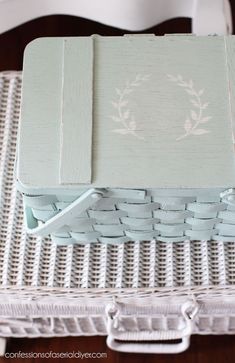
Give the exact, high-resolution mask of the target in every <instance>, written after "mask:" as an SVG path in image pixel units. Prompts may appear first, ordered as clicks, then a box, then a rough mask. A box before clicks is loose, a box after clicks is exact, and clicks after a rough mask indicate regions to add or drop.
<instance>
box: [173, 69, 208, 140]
mask: <svg viewBox="0 0 235 363" xmlns="http://www.w3.org/2000/svg"><path fill="white" fill-rule="evenodd" d="M167 77H168V79H169V81H172V82H176V84H177V85H178V86H180V87H183V88H184V90H185V91H186V92H187V93H188V94H189V95H190V96H192V98H191V99H190V102H191V103H192V105H193V106H194V108H195V109H194V110H191V111H190V116H188V117H187V119H186V120H185V122H184V131H185V132H184V134H182V135H181V136H179V137H178V138H177V139H176V140H182V139H184V138H186V137H188V136H190V135H195V136H198V135H203V134H208V133H209V132H210V131H209V130H206V129H204V128H202V127H201V125H204V124H205V123H207V122H208V121H209V120H210V119H211V118H212V117H211V116H204V111H205V110H206V109H207V107H208V106H209V103H208V102H205V103H204V102H202V99H201V97H202V95H203V94H204V89H201V90H199V91H196V89H195V88H194V84H193V81H192V80H190V81H188V82H186V81H184V80H183V77H182V76H181V75H180V74H179V75H177V76H176V77H175V76H172V75H171V74H167Z"/></svg>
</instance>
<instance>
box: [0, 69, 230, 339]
mask: <svg viewBox="0 0 235 363" xmlns="http://www.w3.org/2000/svg"><path fill="white" fill-rule="evenodd" d="M20 92H21V74H20V73H16V72H9V73H2V74H0V110H1V112H0V155H1V161H0V175H1V188H0V201H1V208H0V296H1V299H0V301H1V302H0V335H1V336H6V337H7V336H14V337H23V336H25V337H37V336H66V335H106V334H107V333H108V328H107V315H106V314H105V308H106V306H107V305H108V304H110V303H111V304H113V303H115V304H116V303H117V305H118V306H119V307H120V311H121V314H120V315H121V316H123V319H122V321H121V322H120V324H121V325H122V330H123V331H124V332H128V331H132V332H133V331H134V332H135V334H136V335H135V336H136V339H137V340H138V339H140V336H139V335H138V334H139V332H140V331H146V332H155V333H157V332H158V331H159V330H161V332H166V333H167V332H169V331H170V330H172V329H174V330H179V331H180V330H181V329H182V326H183V323H184V320H183V317H182V315H181V309H180V306H181V305H182V304H183V303H184V302H185V301H187V300H194V301H196V302H197V304H199V310H198V314H197V315H196V317H195V319H194V324H193V331H192V333H200V334H210V333H213V334H221V333H228V334H234V333H235V305H234V298H235V242H224V241H223V240H222V239H221V240H218V241H215V240H214V241H194V242H190V241H189V240H186V241H184V242H176V243H165V242H160V241H155V240H152V241H147V242H126V243H122V244H118V245H106V244H100V243H94V244H85V245H81V244H76V245H69V246H57V245H56V244H55V243H51V241H50V240H49V239H45V238H41V237H32V236H29V235H27V234H26V233H25V229H24V227H23V208H22V200H21V195H20V194H19V193H18V192H17V191H16V188H15V185H14V182H13V180H14V178H13V170H14V160H15V150H16V139H17V128H18V118H19V106H20ZM190 203H191V202H190ZM192 203H193V202H192ZM219 213H222V212H219ZM114 297H115V298H114ZM120 303H121V305H120ZM143 305H144V306H147V310H144V309H143V308H138V306H143ZM125 306H127V307H129V308H126V307H125ZM163 306H164V308H163ZM130 310H131V311H132V313H131V315H130Z"/></svg>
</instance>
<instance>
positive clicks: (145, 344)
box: [106, 300, 198, 353]
mask: <svg viewBox="0 0 235 363" xmlns="http://www.w3.org/2000/svg"><path fill="white" fill-rule="evenodd" d="M181 312H182V315H183V317H184V320H185V327H184V329H182V330H166V331H164V330H158V331H123V330H121V329H118V328H119V319H120V318H119V316H120V311H119V310H118V307H117V304H111V305H109V306H108V307H107V309H106V313H107V316H108V323H107V330H108V337H107V345H108V347H109V348H110V349H113V350H117V351H120V352H126V353H127V352H130V353H134V352H136V353H180V352H183V351H184V350H186V349H187V348H188V347H189V344H190V336H191V334H192V331H193V319H194V318H195V316H196V314H197V312H198V305H197V303H196V302H195V301H192V300H188V301H186V302H185V303H184V304H183V305H182V308H181ZM178 339H180V340H181V341H180V342H179V343H173V342H170V341H173V340H178ZM156 340H160V341H166V342H167V343H164V344H163V343H156V342H154V341H156ZM149 341H153V343H150V342H149Z"/></svg>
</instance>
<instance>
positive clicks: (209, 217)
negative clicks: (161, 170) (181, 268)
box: [24, 190, 235, 245]
mask: <svg viewBox="0 0 235 363" xmlns="http://www.w3.org/2000/svg"><path fill="white" fill-rule="evenodd" d="M146 192H147V196H146V197H145V198H143V199H134V198H132V199H128V198H123V196H122V194H124V193H126V194H127V195H128V193H130V194H131V193H132V194H135V190H132V191H127V190H126V191H123V190H121V191H116V192H115V191H114V193H115V194H116V196H115V197H103V198H101V199H100V200H99V201H98V202H96V203H95V205H94V206H93V207H92V208H90V209H88V210H86V211H85V212H83V213H81V214H79V215H75V216H74V217H73V218H71V219H70V220H69V221H68V222H67V223H66V226H63V227H61V228H60V229H59V230H58V231H56V230H55V231H53V230H52V231H51V232H53V233H51V238H52V240H53V241H54V242H55V243H57V244H61V245H66V244H75V243H80V244H85V243H91V242H93V243H94V242H102V243H109V244H118V243H124V242H128V241H136V240H144V241H151V240H153V239H155V240H158V241H161V242H181V241H185V240H211V239H214V240H219V241H225V242H229V241H233V240H234V238H235V224H234V223H235V207H234V206H231V205H228V204H227V203H223V202H222V201H221V200H220V197H219V192H218V195H217V196H213V197H212V196H211V195H210V196H209V197H208V196H207V197H202V196H200V197H198V196H197V195H193V192H192V195H191V196H182V197H163V196H159V195H158V192H157V191H154V190H147V191H146ZM77 197H78V196H72V197H71V196H67V197H66V196H55V195H47V196H36V197H35V196H31V197H30V196H25V197H24V199H25V203H26V204H27V206H29V207H30V208H31V211H32V215H33V217H34V218H35V219H36V220H37V221H38V224H39V225H40V224H43V223H45V222H47V221H49V220H50V219H51V218H52V217H55V216H56V215H57V216H58V215H59V213H61V211H63V210H65V208H66V207H68V206H69V205H70V204H71V202H73V201H75V200H76V198H77Z"/></svg>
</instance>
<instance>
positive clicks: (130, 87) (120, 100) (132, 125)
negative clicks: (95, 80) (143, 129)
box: [110, 74, 150, 140]
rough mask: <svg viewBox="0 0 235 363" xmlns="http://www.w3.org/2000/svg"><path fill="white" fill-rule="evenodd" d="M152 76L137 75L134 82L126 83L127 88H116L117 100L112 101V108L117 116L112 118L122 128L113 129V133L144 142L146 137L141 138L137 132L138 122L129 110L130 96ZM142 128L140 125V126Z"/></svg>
mask: <svg viewBox="0 0 235 363" xmlns="http://www.w3.org/2000/svg"><path fill="white" fill-rule="evenodd" d="M149 77H150V75H149V74H146V75H141V74H137V75H136V77H135V79H134V80H133V81H129V80H127V81H126V85H125V87H124V88H123V89H122V90H121V89H119V88H116V89H115V91H116V94H117V100H115V101H112V102H111V103H112V106H113V107H114V108H115V110H116V111H117V114H116V115H112V116H110V117H111V119H112V120H113V121H114V122H117V123H119V124H120V126H121V128H117V129H113V130H112V132H115V133H117V134H121V135H128V134H130V135H133V136H134V137H137V138H138V139H141V140H144V137H142V136H139V135H138V133H137V132H136V131H137V122H136V120H135V116H134V114H133V113H132V112H131V110H130V109H129V108H128V103H129V101H128V98H127V97H128V95H129V94H130V93H132V92H133V91H134V90H135V88H136V87H139V86H140V85H141V84H142V83H143V82H146V81H148V80H149ZM139 126H140V125H139Z"/></svg>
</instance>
